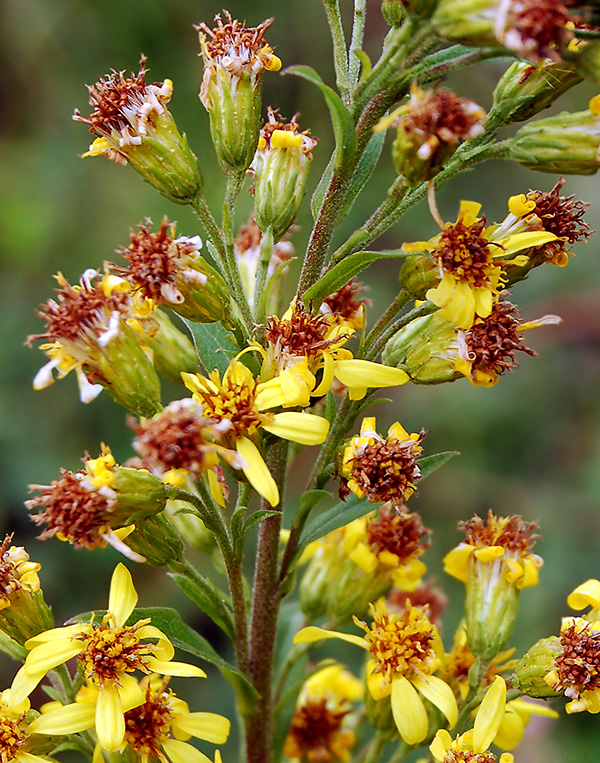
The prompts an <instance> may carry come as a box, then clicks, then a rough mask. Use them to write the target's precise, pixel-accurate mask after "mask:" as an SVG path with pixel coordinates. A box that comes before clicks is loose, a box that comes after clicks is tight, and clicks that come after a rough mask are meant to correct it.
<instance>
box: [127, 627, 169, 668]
mask: <svg viewBox="0 0 600 763" xmlns="http://www.w3.org/2000/svg"><path fill="white" fill-rule="evenodd" d="M135 634H136V636H137V637H138V638H139V639H140V640H141V639H145V638H155V639H157V641H158V643H157V644H156V645H155V646H154V647H153V649H152V651H153V653H154V656H155V657H156V658H157V659H159V660H172V659H173V656H174V655H175V649H174V647H173V644H172V643H171V642H170V641H169V639H168V638H167V637H166V636H165V634H164V633H163V632H162V631H161V630H159V629H158V628H156V627H155V626H154V625H142V626H141V627H140V628H138V629H137V630H136V632H135Z"/></svg>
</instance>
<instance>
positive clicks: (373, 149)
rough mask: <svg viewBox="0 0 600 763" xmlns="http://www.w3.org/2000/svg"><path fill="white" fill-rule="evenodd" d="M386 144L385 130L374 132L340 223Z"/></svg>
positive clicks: (350, 187)
mask: <svg viewBox="0 0 600 763" xmlns="http://www.w3.org/2000/svg"><path fill="white" fill-rule="evenodd" d="M361 52H362V51H361ZM384 143H385V130H381V131H380V132H374V133H373V135H372V136H371V138H370V140H369V142H368V143H367V147H366V148H365V150H364V151H363V154H362V156H361V157H360V159H359V161H358V164H357V166H356V169H355V170H354V174H353V175H352V180H351V181H350V185H349V186H348V190H347V191H346V196H345V198H344V203H343V204H342V206H341V208H340V211H339V213H338V223H339V222H341V221H342V220H343V219H344V217H345V216H346V215H347V214H348V212H349V211H350V208H351V207H352V205H353V204H354V202H355V200H356V197H357V196H358V194H359V193H360V192H361V191H362V189H363V187H364V186H365V185H366V183H367V181H368V180H369V178H370V177H371V175H372V174H373V170H374V169H375V166H376V164H377V162H378V161H379V157H380V156H381V151H382V149H383V144H384Z"/></svg>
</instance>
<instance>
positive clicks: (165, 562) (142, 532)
mask: <svg viewBox="0 0 600 763" xmlns="http://www.w3.org/2000/svg"><path fill="white" fill-rule="evenodd" d="M127 545H128V546H129V547H130V548H131V549H132V550H133V551H134V552H135V553H136V554H140V555H141V556H143V557H144V559H145V561H146V563H147V564H150V565H152V566H153V567H165V566H169V565H171V564H173V563H176V562H181V561H182V560H183V541H182V540H181V536H180V535H179V533H178V532H177V530H176V529H175V527H174V526H173V525H172V524H171V523H170V522H169V521H168V519H166V518H165V517H164V516H163V515H162V514H156V515H154V516H152V517H147V518H146V519H142V520H141V521H140V522H138V523H136V526H135V530H134V531H133V532H132V533H131V535H128V536H127Z"/></svg>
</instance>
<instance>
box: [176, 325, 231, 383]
mask: <svg viewBox="0 0 600 763" xmlns="http://www.w3.org/2000/svg"><path fill="white" fill-rule="evenodd" d="M181 320H182V321H183V322H184V323H185V325H186V326H187V327H188V329H189V330H190V334H191V335H192V339H193V341H194V346H195V348H196V353H197V354H198V358H199V359H200V362H201V363H202V366H203V367H204V370H205V371H206V373H207V374H209V373H210V372H211V371H213V370H214V369H215V368H217V369H218V370H219V373H220V374H223V373H225V371H226V370H227V368H228V366H229V361H230V360H231V357H232V356H233V355H235V354H236V353H238V352H239V347H238V346H237V344H236V343H235V339H234V338H233V334H232V333H231V332H230V331H228V330H227V329H226V328H225V327H224V326H223V325H222V324H221V323H218V322H217V323H193V322H192V321H188V320H186V319H185V318H182V319H181Z"/></svg>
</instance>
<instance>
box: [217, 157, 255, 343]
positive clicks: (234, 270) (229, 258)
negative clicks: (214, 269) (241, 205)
mask: <svg viewBox="0 0 600 763" xmlns="http://www.w3.org/2000/svg"><path fill="white" fill-rule="evenodd" d="M245 176H246V175H245V173H244V172H239V171H234V170H230V171H229V172H228V173H227V186H226V189H225V201H224V203H223V234H224V241H225V261H226V263H227V270H228V272H229V277H230V279H231V287H232V289H233V294H234V297H235V301H236V303H237V306H238V307H239V309H240V313H241V314H242V321H243V323H244V328H245V329H246V332H247V334H248V337H249V336H251V334H252V331H253V329H254V319H253V317H252V312H251V310H250V306H249V304H248V298H247V296H246V292H245V291H244V285H243V284H242V279H241V276H240V271H239V269H238V266H237V262H236V259H235V251H234V222H235V207H236V203H237V198H238V196H239V193H240V191H241V189H242V185H243V183H244V178H245Z"/></svg>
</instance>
